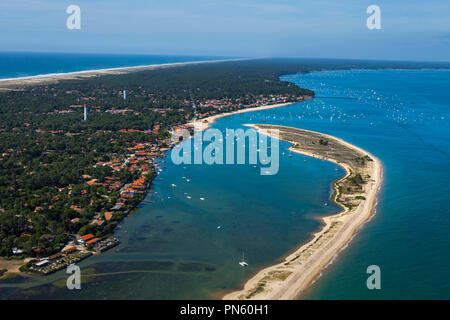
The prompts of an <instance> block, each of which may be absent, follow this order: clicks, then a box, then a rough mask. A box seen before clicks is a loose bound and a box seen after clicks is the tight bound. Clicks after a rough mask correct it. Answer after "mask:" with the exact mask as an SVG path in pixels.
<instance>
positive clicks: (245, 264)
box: [239, 253, 248, 267]
mask: <svg viewBox="0 0 450 320" xmlns="http://www.w3.org/2000/svg"><path fill="white" fill-rule="evenodd" d="M239 264H240V265H241V267H247V266H248V263H247V262H245V257H244V253H242V261H239Z"/></svg>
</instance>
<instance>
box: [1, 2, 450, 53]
mask: <svg viewBox="0 0 450 320" xmlns="http://www.w3.org/2000/svg"><path fill="white" fill-rule="evenodd" d="M71 4H75V5H78V6H80V8H81V30H68V29H67V28H66V19H67V17H68V16H69V15H68V14H67V13H66V8H67V7H68V6H69V5H71ZM372 4H376V5H378V6H379V7H380V8H381V26H382V29H381V30H369V29H367V27H366V19H367V17H368V14H367V13H366V8H367V7H368V6H369V5H372ZM449 15H450V1H448V0H428V1H416V0H387V1H385V0H370V1H367V0H341V1H337V0H334V1H328V0H327V1H326V0H311V1H303V0H272V1H268V0H221V1H218V0H190V1H181V0H158V1H155V0H126V1H124V0H109V1H106V0H70V1H64V0H9V1H1V2H0V51H47V52H99V53H145V54H176V55H212V56H250V57H262V56H277V57H282V56H290V57H320V58H363V59H364V58H366V59H395V60H429V61H449V60H450V19H449Z"/></svg>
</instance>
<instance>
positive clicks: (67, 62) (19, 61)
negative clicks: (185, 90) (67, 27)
mask: <svg viewBox="0 0 450 320" xmlns="http://www.w3.org/2000/svg"><path fill="white" fill-rule="evenodd" d="M216 59H223V58H220V57H206V56H168V55H138V54H128V55H127V54H123V55H114V54H87V53H42V52H39V53H38V52H36V53H32V52H31V53H30V52H0V79H9V78H19V77H29V76H36V75H45V74H53V73H68V72H75V71H86V70H99V69H109V68H119V67H134V66H141V65H152V64H164V63H174V62H188V61H205V60H216Z"/></svg>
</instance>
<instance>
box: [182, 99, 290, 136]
mask: <svg viewBox="0 0 450 320" xmlns="http://www.w3.org/2000/svg"><path fill="white" fill-rule="evenodd" d="M294 103H297V102H289V103H278V104H271V105H265V106H260V107H252V108H246V109H239V110H236V111H232V112H225V113H220V114H216V115H214V116H210V117H207V118H203V119H199V120H197V119H194V120H192V121H190V122H189V123H188V125H190V126H192V127H194V128H195V129H196V130H200V131H203V130H206V129H208V128H209V127H210V126H211V125H212V124H213V123H214V122H216V120H217V119H220V118H223V117H229V116H232V115H235V114H239V113H246V112H253V111H259V110H266V109H273V108H279V107H284V106H288V105H290V104H294Z"/></svg>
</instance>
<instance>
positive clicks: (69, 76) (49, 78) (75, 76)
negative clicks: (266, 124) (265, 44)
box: [0, 59, 248, 91]
mask: <svg viewBox="0 0 450 320" xmlns="http://www.w3.org/2000/svg"><path fill="white" fill-rule="evenodd" d="M240 60H248V59H225V60H204V61H192V62H174V63H164V64H152V65H144V66H133V67H118V68H108V69H100V70H86V71H76V72H68V73H54V74H44V75H36V76H29V77H20V78H10V79H0V91H1V90H21V89H22V88H23V87H27V86H33V85H42V84H52V83H57V82H58V81H61V80H80V79H87V78H92V77H99V76H103V75H119V74H127V73H130V72H138V71H145V70H154V69H163V68H172V67H179V66H186V65H195V64H203V63H218V62H230V61H240Z"/></svg>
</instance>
